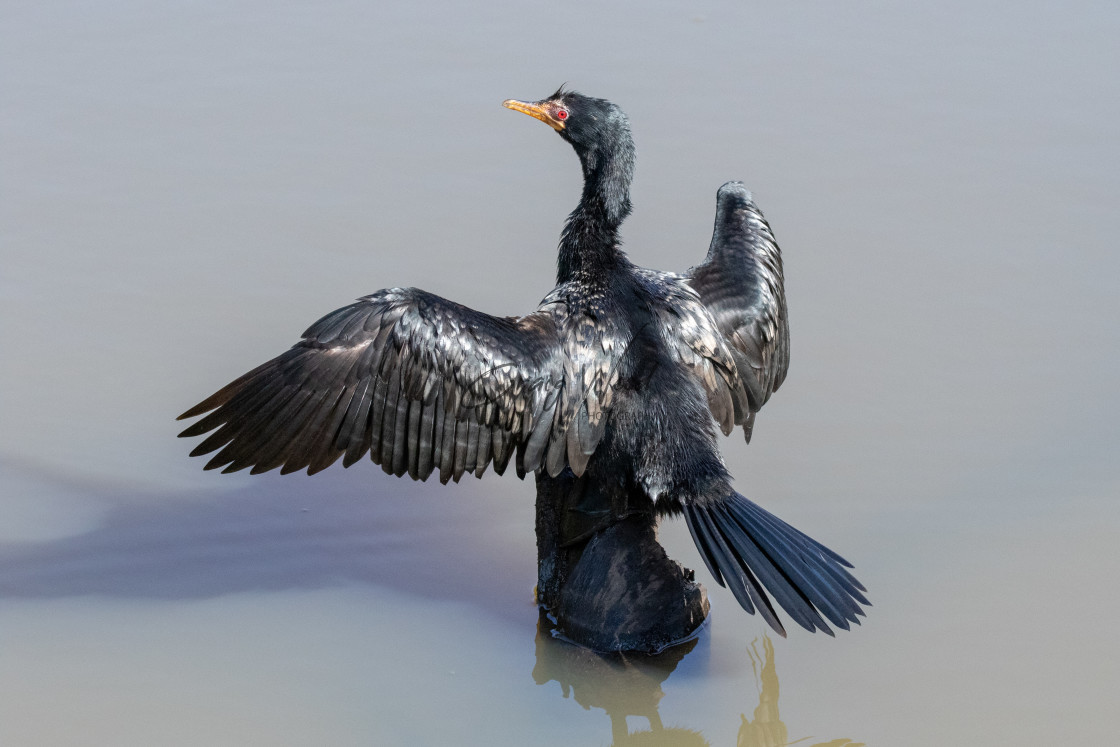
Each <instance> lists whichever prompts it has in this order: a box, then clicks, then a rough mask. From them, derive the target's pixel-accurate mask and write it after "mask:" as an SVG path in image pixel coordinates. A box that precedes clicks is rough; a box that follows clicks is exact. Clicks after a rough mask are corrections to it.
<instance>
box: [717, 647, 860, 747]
mask: <svg viewBox="0 0 1120 747" xmlns="http://www.w3.org/2000/svg"><path fill="white" fill-rule="evenodd" d="M760 646H761V651H760V650H759V648H760ZM747 654H748V655H749V656H750V657H751V667H752V668H753V669H754V678H755V682H756V683H757V685H758V707H757V708H755V709H754V719H753V720H752V719H749V718H747V716H746V714H741V715H740V716H739V718H740V720H741V721H742V724H741V725H740V726H739V738H738V740H736V747H785V745H790V744H803V743H804V742H806V741H808V740H809V739H812V737H803V738H801V739H798V740H795V741H793V742H791V741H789V730H788V729H787V728H786V725H785V722H784V721H782V717H781V715H780V714H779V712H778V694H779V692H780V690H779V686H778V668H777V666H776V665H775V664H774V644H773V642H771V640H770V636H768V635H763V636H762V638H761V639H758V638H756V639H754V640H753V641H751V645H750V648H748V649H747ZM807 747H864V744H863V742H853V741H851V740H850V739H833V740H832V741H830V742H816V743H814V744H811V745H807Z"/></svg>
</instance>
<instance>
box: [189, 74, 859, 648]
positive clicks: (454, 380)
mask: <svg viewBox="0 0 1120 747" xmlns="http://www.w3.org/2000/svg"><path fill="white" fill-rule="evenodd" d="M506 105H507V106H509V107H510V108H514V109H517V110H519V111H523V112H525V113H527V114H530V115H531V116H534V117H535V118H537V119H541V120H542V121H545V122H546V123H548V124H550V125H551V126H552V127H553V128H554V129H556V131H557V132H559V134H560V135H561V136H562V137H563V138H564V139H565V140H567V141H568V142H569V143H570V144H571V145H572V146H573V148H574V149H575V151H576V153H577V155H578V156H579V158H580V163H581V165H582V167H583V173H584V190H583V196H582V199H581V200H580V203H579V206H578V207H577V208H576V209H575V210H574V211H573V212H572V214H571V215H570V216H569V218H568V221H567V223H566V225H565V228H564V232H563V234H562V237H561V241H560V247H559V254H558V260H557V286H556V288H555V289H554V290H553V291H552V292H551V293H550V294H549V295H548V296H546V297H545V299H544V300H543V301H542V302H541V305H540V306H539V307H538V308H537V309H536V310H535V311H533V312H532V313H530V314H528V315H526V316H523V317H520V318H503V317H495V316H491V315H488V314H484V313H482V312H478V311H474V310H472V309H469V308H466V307H464V306H461V305H459V304H456V303H454V302H451V301H448V300H446V299H443V298H439V297H438V296H435V295H432V294H430V293H426V292H425V291H422V290H417V289H413V288H405V289H402V288H393V289H389V290H382V291H379V292H377V293H374V294H372V295H369V296H366V297H364V298H361V299H359V300H358V301H356V302H355V303H353V304H350V305H349V306H346V307H343V308H341V309H338V310H337V311H334V312H331V313H330V314H327V315H326V316H324V317H323V318H322V319H320V320H319V321H318V322H316V323H315V324H313V325H312V326H311V327H310V328H309V329H308V330H307V331H306V332H304V334H303V339H302V340H301V341H300V342H298V343H297V344H296V345H295V346H294V347H292V348H291V349H290V350H288V351H287V352H285V353H283V354H281V355H279V356H277V357H276V358H274V359H273V360H271V361H269V362H267V363H265V364H263V365H262V366H259V367H258V368H256V369H254V370H253V371H250V372H249V373H247V374H245V375H244V376H242V377H241V378H239V379H237V380H235V381H233V382H232V383H230V384H229V385H227V386H226V387H224V388H223V389H221V390H220V391H218V392H217V393H215V394H214V395H212V396H211V397H209V398H208V399H206V400H204V401H203V402H201V403H199V404H198V405H196V406H195V407H193V408H191V409H190V410H188V411H187V412H185V413H183V415H182V416H180V417H181V418H190V417H196V416H200V415H201V416H203V417H201V419H200V420H198V421H197V422H196V423H194V424H193V425H192V426H190V427H189V428H187V429H186V430H184V431H183V433H182V434H181V435H183V436H199V435H202V434H206V433H210V435H209V436H207V437H206V438H205V439H204V440H203V441H202V442H201V443H200V444H199V445H198V446H197V447H196V448H195V449H194V451H192V452H191V454H192V456H197V455H201V454H213V453H214V452H217V453H216V454H214V456H212V457H211V459H210V461H209V462H208V463H207V465H206V468H207V469H214V468H222V469H223V471H235V470H239V469H245V468H251V470H252V471H253V472H254V473H256V472H263V471H267V470H270V469H276V468H280V469H281V471H282V472H285V473H287V472H292V471H296V470H302V469H306V470H307V471H308V473H309V474H310V473H314V472H317V471H319V470H322V469H325V468H326V467H328V466H330V465H331V464H332V463H334V462H335V461H336V460H338V459H339V458H342V460H343V464H344V465H345V466H349V465H350V464H352V463H354V462H355V461H356V460H358V459H360V458H361V457H363V456H364V455H366V454H369V455H370V458H371V459H372V460H373V461H374V462H377V463H378V464H380V465H381V467H382V469H384V470H385V471H386V472H389V473H392V474H395V475H398V476H399V475H404V474H408V475H409V476H411V477H412V478H414V479H420V480H424V479H427V478H428V477H429V476H430V475H431V474H432V473H433V472H435V471H437V470H438V472H439V475H440V480H441V481H442V482H447V481H448V480H456V481H458V480H459V479H460V477H461V476H462V475H463V474H466V473H468V472H470V473H474V474H476V475H481V474H482V473H483V471H485V469H486V468H487V467H488V466H489V465H491V464H493V465H494V469H495V471H497V472H498V473H501V472H503V471H504V470H505V469H506V466H507V465H508V464H509V462H510V461H511V460H512V461H513V462H514V464H515V467H516V470H517V473H518V474H519V475H521V476H524V475H525V474H526V473H528V472H534V471H537V470H543V471H544V472H546V473H547V474H548V475H550V476H553V477H555V476H556V475H558V474H560V472H562V471H563V470H564V469H571V470H572V471H573V472H574V473H575V474H576V475H582V474H585V473H586V474H587V475H589V477H590V478H591V479H595V480H604V481H614V482H619V481H621V482H622V483H624V484H626V485H630V486H632V487H633V488H634V489H636V490H639V491H640V492H642V493H644V494H645V495H646V496H648V498H649V499H650V500H651V501H653V503H654V507H655V509H656V510H657V511H658V512H660V513H662V514H676V513H683V514H684V515H685V518H686V519H687V521H688V525H689V528H690V530H691V532H692V535H693V538H694V539H695V541H696V544H697V547H698V549H699V550H700V552H701V555H702V556H703V558H704V561H705V563H707V564H708V567H709V568H710V570H711V571H712V574H713V575H714V576H715V578H716V579H717V581H719V582H720V583H726V584H727V585H728V586H729V587H730V588H731V590H732V592H733V593H734V594H735V596H736V598H737V599H738V600H739V602H740V603H741V604H742V605H743V607H744V608H745V609H747V610H748V611H751V612H753V611H755V610H758V611H759V613H760V614H762V616H763V617H764V618H765V619H766V620H767V622H768V623H769V624H770V625H771V626H772V627H774V629H775V630H777V631H778V632H780V633H783V634H784V629H783V627H782V624H781V622H780V621H779V620H778V617H777V614H776V611H775V610H774V608H773V606H772V605H771V602H770V600H769V598H768V596H767V592H769V593H770V594H771V595H773V597H774V598H775V599H776V600H777V601H778V603H779V604H780V605H781V606H782V607H783V608H784V609H785V610H786V612H787V613H788V614H789V615H790V616H791V617H792V618H793V619H794V620H795V621H797V622H798V623H799V624H800V625H802V626H803V627H805V628H806V629H808V630H810V631H812V630H823V631H825V632H828V633H830V634H831V630H830V628H829V626H828V624H827V623H826V621H825V620H826V619H827V621H828V622H831V623H832V624H833V625H836V626H838V627H841V628H844V629H847V628H848V627H849V624H850V623H852V622H858V619H857V616H859V615H862V614H863V612H862V609H861V608H860V605H861V604H867V600H866V599H865V598H864V597H863V595H862V594H861V593H860V592H861V591H863V587H862V586H860V585H859V583H858V582H857V581H856V580H855V579H854V578H853V577H852V576H851V575H850V574H849V573H848V572H847V570H846V567H850V566H849V565H848V563H847V561H845V560H843V558H841V557H840V556H838V555H836V554H835V553H833V552H832V551H830V550H828V549H827V548H825V547H824V546H823V545H820V544H819V543H817V542H815V541H814V540H812V539H810V538H809V537H807V536H806V535H804V534H802V533H801V532H799V531H797V530H796V529H794V528H793V527H790V526H789V525H788V524H785V523H784V522H782V521H781V520H779V519H777V518H776V517H774V516H773V515H771V514H769V513H768V512H766V511H764V510H763V509H761V508H760V507H758V506H756V505H755V504H753V503H751V502H750V501H748V500H747V499H746V498H744V497H742V496H741V495H740V494H738V493H736V492H735V491H734V490H732V489H731V486H730V477H729V475H728V473H727V471H726V469H725V467H724V465H723V461H722V458H721V457H720V454H719V450H718V446H717V443H716V428H717V427H718V428H720V429H721V430H722V431H723V432H724V433H725V434H727V433H730V432H731V430H732V429H733V428H734V427H735V426H736V425H739V426H742V428H743V430H744V434H745V436H746V438H747V440H749V439H750V436H751V429H752V428H753V425H754V418H755V413H757V412H758V410H759V409H760V408H761V407H762V405H763V404H765V402H766V401H767V400H768V399H769V397H770V395H771V394H772V393H773V392H774V391H775V390H776V389H778V387H779V386H780V385H781V383H782V381H783V380H784V379H785V374H786V369H787V366H788V361H789V332H788V323H787V317H786V303H785V291H784V288H783V282H782V262H781V255H780V252H779V250H778V246H777V244H776V242H775V241H774V237H773V234H772V233H771V231H770V227H769V226H768V225H767V223H766V221H765V219H764V218H763V217H762V214H761V212H760V211H759V210H758V207H757V206H756V205H755V204H754V202H753V200H752V198H751V195H750V193H749V192H747V191H746V189H745V188H744V187H743V185H742V184H740V183H738V182H729V183H728V184H725V185H724V186H723V187H721V188H720V190H719V192H718V193H717V198H716V222H715V230H714V232H713V236H712V242H711V246H710V248H709V251H708V255H707V257H706V258H705V260H704V261H703V262H702V263H701V264H699V265H697V266H696V267H694V268H692V269H691V270H690V271H688V272H687V273H684V274H674V273H667V272H659V271H654V270H648V269H644V268H640V267H636V266H635V265H633V264H632V263H630V261H629V260H628V259H627V257H626V255H625V254H624V253H623V252H622V251H621V250H620V249H619V238H618V227H619V225H620V224H621V223H622V221H623V220H624V219H625V218H626V216H627V215H628V214H629V212H630V197H629V187H630V181H631V178H632V174H633V166H634V151H633V143H632V140H631V137H630V128H629V123H628V121H627V119H626V116H625V115H624V114H623V113H622V111H621V110H620V109H618V107H616V106H614V105H613V104H611V103H610V102H607V101H604V100H602V99H593V98H590V97H586V96H582V95H580V94H577V93H573V92H566V91H562V90H561V91H558V92H557V93H556V94H554V95H553V96H551V97H549V98H548V99H544V100H542V101H539V102H532V103H525V102H506ZM211 431H212V433H211Z"/></svg>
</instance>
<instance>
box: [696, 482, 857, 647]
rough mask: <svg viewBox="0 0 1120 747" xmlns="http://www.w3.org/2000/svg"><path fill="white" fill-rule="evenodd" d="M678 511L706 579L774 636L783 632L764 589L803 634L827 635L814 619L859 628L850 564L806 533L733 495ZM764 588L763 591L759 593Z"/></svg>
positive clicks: (824, 625) (828, 630)
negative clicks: (712, 580) (705, 568)
mask: <svg viewBox="0 0 1120 747" xmlns="http://www.w3.org/2000/svg"><path fill="white" fill-rule="evenodd" d="M703 504H704V505H699V504H698V503H696V502H689V503H686V504H685V505H684V516H685V519H686V520H687V521H688V529H689V531H691V532H692V539H693V541H695V542H696V547H697V548H699V550H700V554H701V555H702V556H703V557H704V562H705V563H706V564H707V566H708V570H709V571H711V572H712V576H714V577H715V579H716V581H717V582H718V583H719V584H720V585H721V586H723V585H724V581H726V585H727V586H730V587H731V593H732V594H734V595H735V598H736V599H738V600H739V604H741V605H743V608H744V609H745V610H746V611H747V612H750V613H751V614H754V611H755V609H756V608H757V609H758V612H759V614H761V615H762V617H763V618H764V619H765V620H766V622H767V623H769V624H770V627H772V628H773V629H774V630H775V631H777V632H778V633H779V634H780V635H783V636H784V635H785V634H786V631H785V628H783V627H782V623H781V621H779V620H778V616H777V614H776V613H775V612H774V606H773V605H772V604H771V603H770V599H769V597H767V596H766V591H769V592H770V593H771V594H772V595H773V596H774V599H776V600H777V601H778V604H780V605H782V608H783V609H784V610H785V611H786V612H787V613H788V614H789V616H790V617H792V618H793V619H794V620H796V621H797V624H798V625H800V626H801V627H803V628H805V629H806V630H808V631H809V632H813V631H816V630H822V631H824V632H825V633H828V634H829V635H834V634H833V632H832V629H831V628H829V627H828V625H827V624H826V623H825V621H824V619H822V617H821V615H824V617H827V618H828V620H829V622H831V623H832V624H833V625H835V626H836V627H838V628H842V629H844V630H848V629H849V627H850V626H849V623H855V624H856V625H859V619H858V618H859V616H862V615H864V614H865V613H864V611H863V609H862V608H860V604H864V605H867V606H869V607H870V606H871V603H870V602H868V601H867V599H866V598H864V596H863V594H861V593H860V592H863V591H867V590H866V589H865V588H863V585H862V584H861V583H860V582H859V581H856V579H855V578H854V577H853V576H852V574H850V573H848V571H847V570H845V568H851V567H852V564H851V563H849V562H848V561H846V560H844V558H842V557H840V556H839V555H837V554H836V553H834V552H833V551H832V550H829V549H828V548H827V547H825V546H824V545H822V544H821V543H819V542H817V541H816V540H814V539H813V538H811V537H809V536H808V535H806V534H804V533H802V532H799V531H798V530H796V529H794V528H793V527H791V526H790V525H789V524H787V523H785V522H784V521H782V520H781V519H779V518H778V517H777V516H774V515H773V514H772V513H770V512H769V511H766V510H764V509H762V508H761V507H760V506H757V505H755V504H754V503H751V502H750V501H748V500H747V499H746V498H744V497H743V496H741V495H739V494H738V493H735V492H732V493H731V495H729V496H728V497H727V498H724V499H722V500H716V501H711V500H709V501H703ZM764 588H765V590H764Z"/></svg>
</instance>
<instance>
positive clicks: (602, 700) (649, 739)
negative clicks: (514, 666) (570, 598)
mask: <svg viewBox="0 0 1120 747" xmlns="http://www.w3.org/2000/svg"><path fill="white" fill-rule="evenodd" d="M554 630H555V627H554V626H553V624H552V621H551V620H549V618H548V616H547V615H545V614H544V613H543V612H542V613H541V617H540V621H539V622H538V624H537V665H536V667H534V669H533V680H534V681H535V682H536V683H537V684H538V685H543V684H545V683H546V682H550V681H551V680H556V681H557V682H559V683H560V689H561V690H562V691H563V693H564V697H565V698H569V697H571V698H575V701H576V702H577V703H579V704H580V705H581V706H583V707H584V708H585V709H587V710H590V709H591V708H602V709H603V710H604V711H606V712H607V715H608V716H610V719H611V736H612V738H613V741H612V745H613V746H614V747H623V745H626V746H627V747H633V746H636V745H664V746H665V747H668V746H669V745H672V746H673V747H686V746H687V745H707V744H708V742H706V741H705V740H704V738H703V737H702V736H701V735H700V733H699V732H697V731H693V730H691V729H681V728H675V727H665V726H664V725H663V724H662V723H661V716H660V714H658V711H657V707H658V704H659V703H660V702H661V698H662V697H664V695H665V693H664V692H663V691H662V689H661V683H662V682H664V681H665V680H667V679H668V678H669V675H670V674H672V673H673V670H674V669H676V668H677V665H678V664H679V663H680V662H681V659H683V658H684V657H685V656H686V655H687V654H688V652H689V651H691V650H692V649H693V647H695V646H696V639H695V638H694V639H692V640H690V641H685V642H684V643H682V644H680V645H678V646H673V647H671V648H669V649H667V650H666V651H664V652H662V653H660V654H653V655H649V654H600V653H596V652H594V651H591V650H589V649H586V648H583V647H582V646H577V645H574V644H571V643H568V642H566V641H562V640H559V639H558V638H556V637H554V635H553V631H554ZM627 716H640V717H642V718H645V719H646V720H647V721H649V729H648V730H646V731H638V732H634V733H630V731H629V729H628V728H627V725H626V717H627Z"/></svg>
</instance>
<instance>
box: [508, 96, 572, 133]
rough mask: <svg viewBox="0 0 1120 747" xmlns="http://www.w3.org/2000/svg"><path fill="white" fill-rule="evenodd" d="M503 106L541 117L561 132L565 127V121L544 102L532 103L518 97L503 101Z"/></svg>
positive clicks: (540, 118)
mask: <svg viewBox="0 0 1120 747" xmlns="http://www.w3.org/2000/svg"><path fill="white" fill-rule="evenodd" d="M502 106H504V107H505V108H507V109H513V110H514V111H515V112H521V113H522V114H528V115H529V116H530V117H532V118H533V119H539V120H540V121H542V122H544V123H545V124H546V125H548V126H549V127H551V128H552V129H554V130H556V131H557V132H559V131H560V130H562V129H564V123H563V122H561V121H560V120H559V119H557V118H556V117H554V116H552V113H551V112H550V111H549V110H548V107H547V106H545V105H543V104H531V103H529V102H528V101H517V100H516V99H506V100H505V101H503V102H502Z"/></svg>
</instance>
